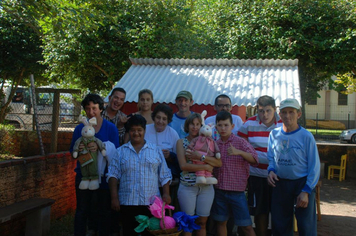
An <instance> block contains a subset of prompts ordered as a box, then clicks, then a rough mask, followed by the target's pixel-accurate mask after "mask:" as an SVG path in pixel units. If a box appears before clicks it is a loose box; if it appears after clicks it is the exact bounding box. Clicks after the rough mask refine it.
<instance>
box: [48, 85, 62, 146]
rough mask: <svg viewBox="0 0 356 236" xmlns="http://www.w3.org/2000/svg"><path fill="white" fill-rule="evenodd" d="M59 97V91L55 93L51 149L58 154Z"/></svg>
mask: <svg viewBox="0 0 356 236" xmlns="http://www.w3.org/2000/svg"><path fill="white" fill-rule="evenodd" d="M59 95H60V92H59V91H58V90H55V91H54V98H53V115H52V132H51V148H50V152H51V153H55V152H57V143H58V126H59Z"/></svg>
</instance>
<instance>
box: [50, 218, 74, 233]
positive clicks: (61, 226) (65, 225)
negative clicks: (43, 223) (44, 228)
mask: <svg viewBox="0 0 356 236" xmlns="http://www.w3.org/2000/svg"><path fill="white" fill-rule="evenodd" d="M49 235H51V236H71V235H74V213H71V214H68V215H66V216H64V217H62V218H60V219H58V220H54V221H51V229H50V232H49Z"/></svg>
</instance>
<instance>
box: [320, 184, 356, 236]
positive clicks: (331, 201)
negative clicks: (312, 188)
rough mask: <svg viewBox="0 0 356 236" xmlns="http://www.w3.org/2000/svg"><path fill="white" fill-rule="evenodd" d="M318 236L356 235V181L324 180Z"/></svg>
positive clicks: (321, 192)
mask: <svg viewBox="0 0 356 236" xmlns="http://www.w3.org/2000/svg"><path fill="white" fill-rule="evenodd" d="M320 199H321V204H320V205H321V214H322V216H321V221H318V236H348V235H350V236H352V235H356V232H355V228H356V179H346V180H345V181H342V182H339V181H338V180H337V179H332V180H327V179H323V180H322V186H321V191H320Z"/></svg>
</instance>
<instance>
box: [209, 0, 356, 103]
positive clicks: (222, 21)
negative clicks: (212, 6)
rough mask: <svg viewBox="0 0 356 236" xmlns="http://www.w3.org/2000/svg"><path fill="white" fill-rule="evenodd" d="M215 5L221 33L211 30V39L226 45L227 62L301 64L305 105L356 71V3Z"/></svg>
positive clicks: (282, 0)
mask: <svg viewBox="0 0 356 236" xmlns="http://www.w3.org/2000/svg"><path fill="white" fill-rule="evenodd" d="M216 5H217V7H218V11H217V12H218V13H217V14H215V15H212V17H214V18H215V21H214V24H215V25H217V27H208V28H210V29H214V30H210V32H207V33H208V34H211V35H212V37H215V38H216V40H215V41H219V42H225V43H221V44H220V45H221V46H220V48H221V50H222V51H223V55H222V57H225V58H240V59H244V58H245V59H246V58H256V59H270V58H273V59H298V60H299V75H300V76H299V77H300V86H301V93H302V99H303V101H305V100H308V99H309V98H311V97H315V96H317V91H319V90H320V89H321V87H322V86H323V85H324V83H326V82H327V81H328V80H329V78H330V77H331V75H335V74H338V73H346V72H350V71H352V70H354V65H355V62H356V57H355V56H354V55H355V52H356V48H355V46H354V45H356V12H355V9H356V7H355V3H354V2H353V1H345V0H344V1H333V0H332V1H330V0H319V1H311V0H301V1H294V0H273V1H261V0H255V1H249V0H245V1H239V2H235V1H228V0H227V1H219V3H217V4H216ZM208 17H209V16H208ZM211 21H212V20H210V22H211ZM208 22H209V21H208ZM208 24H209V23H208Z"/></svg>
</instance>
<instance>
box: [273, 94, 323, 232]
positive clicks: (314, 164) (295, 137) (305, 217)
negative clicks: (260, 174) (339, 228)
mask: <svg viewBox="0 0 356 236" xmlns="http://www.w3.org/2000/svg"><path fill="white" fill-rule="evenodd" d="M279 109H280V112H279V116H280V117H281V119H282V121H283V126H282V127H280V128H276V129H274V130H272V131H271V133H270V135H269V139H268V150H267V157H268V161H269V166H268V168H267V170H268V177H267V180H268V184H270V185H271V186H272V187H273V190H272V204H271V214H272V233H273V235H275V236H278V235H283V236H285V235H293V212H295V216H296V218H297V222H298V231H299V235H315V236H316V235H317V227H316V220H317V218H316V206H315V186H316V184H317V183H318V180H319V176H320V160H319V153H318V148H317V146H316V143H315V139H314V137H313V135H312V134H311V133H310V132H309V131H307V130H306V129H304V128H303V127H301V126H299V125H298V119H299V118H300V117H301V115H302V112H301V110H300V109H301V107H300V105H299V102H298V101H297V100H296V99H291V98H288V99H285V100H283V101H282V102H281V104H280V107H279Z"/></svg>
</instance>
